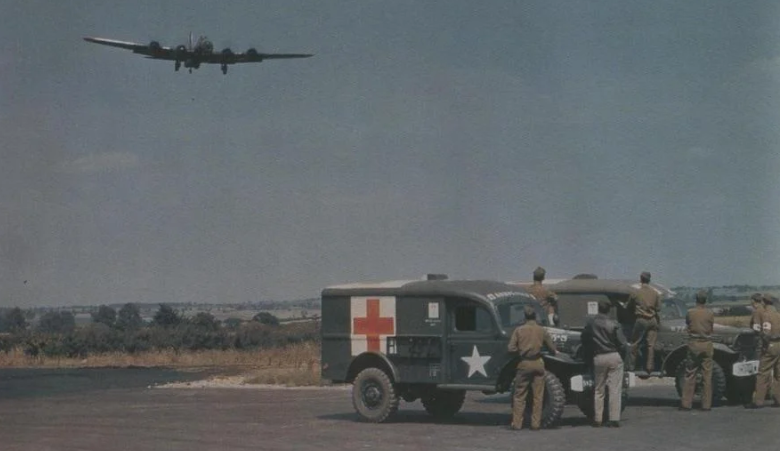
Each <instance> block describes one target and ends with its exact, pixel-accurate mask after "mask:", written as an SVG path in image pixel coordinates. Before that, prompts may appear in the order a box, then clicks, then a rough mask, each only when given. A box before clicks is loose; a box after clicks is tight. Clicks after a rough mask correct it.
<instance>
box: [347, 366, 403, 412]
mask: <svg viewBox="0 0 780 451" xmlns="http://www.w3.org/2000/svg"><path fill="white" fill-rule="evenodd" d="M398 402H399V399H398V395H397V394H396V392H395V387H393V382H392V381H391V380H390V377H388V376H387V374H386V373H385V372H384V371H382V370H380V369H379V368H366V369H364V370H363V371H361V372H360V373H358V375H357V377H356V378H355V381H354V382H353V383H352V405H353V406H354V407H355V411H356V412H357V413H358V415H360V419H361V420H362V421H366V422H369V423H381V422H383V421H386V420H388V419H389V418H391V417H392V416H393V415H394V414H395V413H396V412H397V411H398Z"/></svg>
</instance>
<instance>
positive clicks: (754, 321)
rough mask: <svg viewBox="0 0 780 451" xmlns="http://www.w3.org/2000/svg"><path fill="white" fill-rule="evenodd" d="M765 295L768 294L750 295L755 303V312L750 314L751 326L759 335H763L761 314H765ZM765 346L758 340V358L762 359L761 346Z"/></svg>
mask: <svg viewBox="0 0 780 451" xmlns="http://www.w3.org/2000/svg"><path fill="white" fill-rule="evenodd" d="M764 296H767V295H766V294H761V293H753V295H752V296H750V301H751V303H752V304H753V314H752V315H750V328H751V329H753V331H754V332H755V333H756V334H758V336H759V337H760V336H761V315H763V314H764ZM763 347H764V346H763V345H762V343H761V340H757V341H756V359H759V360H760V359H761V348H763Z"/></svg>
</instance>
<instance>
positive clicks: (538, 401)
mask: <svg viewBox="0 0 780 451" xmlns="http://www.w3.org/2000/svg"><path fill="white" fill-rule="evenodd" d="M529 387H530V388H531V390H532V392H533V404H532V405H531V408H532V410H531V428H532V429H538V428H540V427H541V425H542V404H543V402H544V360H542V359H541V358H539V359H536V360H523V361H521V362H520V363H518V364H517V374H516V376H515V397H514V404H513V406H512V428H513V429H521V428H522V427H523V414H524V413H525V400H526V398H527V397H528V389H529Z"/></svg>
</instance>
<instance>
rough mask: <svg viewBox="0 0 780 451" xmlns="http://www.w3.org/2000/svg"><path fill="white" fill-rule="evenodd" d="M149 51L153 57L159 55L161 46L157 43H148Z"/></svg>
mask: <svg viewBox="0 0 780 451" xmlns="http://www.w3.org/2000/svg"><path fill="white" fill-rule="evenodd" d="M149 50H150V51H151V52H152V54H153V55H156V54H158V53H160V50H162V46H161V45H160V43H159V42H157V41H152V42H150V43H149Z"/></svg>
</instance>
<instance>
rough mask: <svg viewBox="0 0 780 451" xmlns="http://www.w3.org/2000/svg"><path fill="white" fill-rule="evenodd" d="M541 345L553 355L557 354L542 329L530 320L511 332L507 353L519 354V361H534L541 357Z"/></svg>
mask: <svg viewBox="0 0 780 451" xmlns="http://www.w3.org/2000/svg"><path fill="white" fill-rule="evenodd" d="M542 345H545V346H547V348H549V349H550V351H551V352H552V353H553V354H554V353H556V352H558V350H557V349H555V344H553V341H552V338H550V334H548V333H547V331H546V330H545V329H544V327H542V326H540V325H539V324H537V322H536V321H534V320H530V321H526V323H525V324H523V325H522V326H520V327H518V328H516V329H515V331H514V332H512V339H511V340H509V348H508V349H509V352H516V353H518V354H520V359H521V360H534V359H538V358H539V357H541V356H542Z"/></svg>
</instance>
